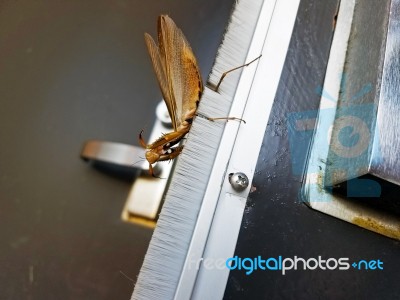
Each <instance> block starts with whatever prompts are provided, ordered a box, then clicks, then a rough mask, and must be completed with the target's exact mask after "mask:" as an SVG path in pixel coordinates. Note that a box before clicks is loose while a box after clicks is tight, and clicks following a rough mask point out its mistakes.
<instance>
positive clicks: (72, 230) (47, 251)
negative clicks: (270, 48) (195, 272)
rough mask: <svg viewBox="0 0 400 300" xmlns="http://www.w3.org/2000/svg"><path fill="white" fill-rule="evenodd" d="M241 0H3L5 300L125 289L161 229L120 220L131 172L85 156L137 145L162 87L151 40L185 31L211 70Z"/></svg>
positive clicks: (0, 112)
mask: <svg viewBox="0 0 400 300" xmlns="http://www.w3.org/2000/svg"><path fill="white" fill-rule="evenodd" d="M232 2H233V1H232V0H223V1H218V2H215V1H183V0H182V1H180V0H179V1H155V0H154V1H153V0H152V1H124V0H122V1H83V2H77V1H73V2H71V1H50V0H45V1H28V0H24V1H1V2H0V137H1V147H0V219H1V226H0V237H1V243H0V254H1V260H0V270H1V274H0V299H18V300H19V299H128V298H129V297H130V295H131V293H132V289H133V283H132V282H131V281H130V280H129V279H127V278H126V277H124V275H122V274H121V273H120V271H122V272H124V273H125V274H126V275H128V276H129V277H131V278H132V279H134V280H135V279H136V275H137V273H138V272H139V268H140V266H141V263H142V260H143V256H144V254H145V251H146V249H147V244H148V242H149V240H150V236H151V233H152V231H151V230H149V229H145V228H142V227H138V226H134V225H132V224H127V223H123V222H122V221H121V220H120V215H121V211H122V208H123V205H124V202H125V200H126V197H127V195H128V191H129V188H130V186H131V180H130V179H128V180H121V178H120V177H119V176H112V175H110V174H109V173H105V172H99V171H98V170H96V169H93V168H91V167H89V166H88V165H87V164H85V163H83V162H82V160H81V159H80V158H79V152H80V150H81V147H82V145H83V143H84V142H85V141H86V140H89V139H101V140H109V141H113V142H121V143H127V144H135V145H138V142H137V134H138V132H139V131H140V130H141V129H142V128H144V129H147V130H148V131H150V129H151V127H152V124H153V122H154V111H155V107H156V105H157V103H158V102H159V100H160V98H161V95H160V92H159V89H158V85H157V83H156V79H155V75H154V73H153V70H152V67H151V63H150V60H149V58H148V54H147V52H146V47H145V44H144V40H143V33H144V32H145V31H147V32H149V33H151V34H154V33H155V32H156V20H157V16H158V15H159V14H161V13H168V14H170V15H171V16H172V17H173V18H174V20H175V21H176V23H177V24H178V25H179V26H180V27H181V28H182V29H183V31H184V32H185V35H186V36H187V38H188V40H189V41H190V42H191V45H192V48H193V49H194V51H195V53H196V54H197V56H198V60H199V64H200V67H201V70H202V73H203V74H202V75H203V77H204V78H207V74H208V72H209V71H210V69H211V66H212V63H213V60H214V58H215V53H216V50H217V47H218V45H219V42H220V39H221V36H222V32H223V30H224V28H225V25H226V22H227V20H228V17H229V14H230V10H231V6H232Z"/></svg>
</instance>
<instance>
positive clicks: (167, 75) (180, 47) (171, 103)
mask: <svg viewBox="0 0 400 300" xmlns="http://www.w3.org/2000/svg"><path fill="white" fill-rule="evenodd" d="M144 37H145V41H146V45H147V49H148V51H149V54H150V58H151V61H152V63H153V68H154V71H155V73H156V76H157V80H158V84H159V85H160V89H161V93H162V95H163V98H164V101H165V103H166V105H167V108H168V113H169V115H170V117H171V120H172V126H173V128H174V131H172V132H169V133H166V134H163V135H162V136H161V137H160V138H159V139H157V140H156V141H155V142H154V143H151V144H146V143H145V142H144V140H143V137H142V133H143V130H142V131H141V132H140V134H139V141H140V144H141V145H142V146H143V147H144V148H146V149H147V151H146V160H147V161H148V162H149V171H150V174H151V175H153V176H154V174H153V168H152V164H154V163H156V162H158V161H165V160H170V159H174V158H175V157H177V156H178V155H179V154H180V153H181V152H182V149H183V146H176V145H177V144H178V143H179V142H180V141H181V140H182V138H183V137H184V136H185V135H186V134H187V133H188V132H189V130H190V127H191V125H192V121H193V118H194V116H195V115H196V111H197V107H198V105H199V102H200V98H201V95H202V94H203V89H204V87H203V82H202V80H201V75H200V71H199V67H198V65H197V61H196V57H195V56H194V54H193V51H192V49H191V48H190V45H189V43H188V41H187V40H186V38H185V36H184V35H183V33H182V31H181V30H180V29H179V28H178V27H177V26H176V25H175V23H174V21H172V19H171V18H170V17H168V16H167V15H161V16H159V17H158V46H157V45H156V43H155V41H154V40H153V38H152V37H151V36H150V35H149V34H147V33H146V34H145V36H144ZM260 57H261V55H260V56H259V57H257V58H256V59H254V60H252V61H251V62H249V63H247V64H245V65H242V66H239V67H236V68H234V69H231V70H229V71H227V72H225V73H224V74H222V76H221V79H220V80H219V82H218V84H217V85H216V86H215V87H214V88H213V89H214V91H218V87H219V86H220V84H221V82H222V80H223V79H224V77H225V76H226V75H227V74H228V73H230V72H232V71H234V70H237V69H239V68H242V67H246V66H248V65H249V64H251V63H252V62H254V61H255V60H257V59H259V58H260ZM203 117H204V118H206V119H208V120H210V121H214V120H238V121H243V122H244V120H242V119H239V118H236V117H218V118H209V117H205V116H203ZM174 146H175V147H174Z"/></svg>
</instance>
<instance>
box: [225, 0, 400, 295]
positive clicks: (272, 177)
mask: <svg viewBox="0 0 400 300" xmlns="http://www.w3.org/2000/svg"><path fill="white" fill-rule="evenodd" d="M338 2H339V1H336V0H329V1H313V0H303V1H302V2H301V4H300V8H299V13H298V18H297V21H296V24H295V29H294V34H293V37H292V41H291V44H290V47H289V53H288V56H287V59H286V65H285V67H284V70H283V75H282V78H281V82H280V86H279V89H278V94H277V97H276V100H275V103H274V107H273V110H272V113H271V117H270V120H269V126H268V128H267V130H266V133H265V140H264V143H263V146H262V149H261V152H260V156H259V161H258V166H257V169H256V175H255V178H254V181H253V186H254V187H255V188H256V191H255V192H253V193H252V194H251V195H250V197H249V199H248V203H247V208H246V211H245V214H244V217H243V222H242V228H241V232H240V235H239V240H238V244H237V247H236V252H235V255H237V256H239V257H241V258H245V257H249V258H254V257H258V256H261V257H263V258H269V257H278V256H280V255H281V256H282V257H291V258H293V257H294V256H298V257H303V258H305V259H308V258H311V257H316V258H318V256H322V257H325V258H329V257H333V258H336V259H338V258H340V257H348V258H349V259H350V261H352V260H354V261H356V260H360V259H366V260H370V259H380V260H381V261H383V263H384V270H370V271H359V270H355V269H353V268H352V267H350V269H349V270H347V271H339V270H335V271H329V270H325V271H323V270H314V271H311V270H297V271H291V272H288V273H287V274H286V275H282V274H281V273H280V272H279V271H268V270H265V271H262V270H256V271H254V272H253V273H252V274H250V275H246V274H245V272H244V270H234V271H231V273H230V277H229V280H228V285H227V288H226V291H225V297H224V298H225V299H397V298H399V295H400V287H399V285H398V278H399V275H400V274H399V265H400V256H399V250H400V244H399V242H398V241H395V240H391V239H389V238H386V237H383V236H381V235H378V234H375V233H372V232H369V231H367V230H365V229H361V228H359V227H356V226H354V225H352V224H349V223H346V222H343V221H340V220H338V219H335V218H332V217H330V216H327V215H324V214H321V213H319V212H317V211H313V210H311V209H309V208H307V207H306V206H305V205H304V204H303V203H301V199H300V188H301V184H302V175H301V173H302V171H303V170H301V169H302V166H304V165H305V162H306V153H307V150H308V147H309V145H310V139H311V136H312V133H311V132H310V134H309V135H302V134H299V135H298V136H300V138H299V139H298V140H297V143H296V149H292V148H290V145H289V144H290V143H289V136H290V133H289V128H288V126H287V120H288V116H289V115H290V114H291V113H299V112H309V111H315V112H316V110H317V109H318V106H319V99H320V95H318V93H317V92H316V90H317V88H318V87H319V86H322V85H323V81H324V74H325V69H326V64H327V60H328V56H329V50H330V45H331V39H332V33H333V26H334V23H335V14H336V10H337V6H338V4H339V3H338ZM315 116H316V114H314V117H315ZM299 170H300V171H299Z"/></svg>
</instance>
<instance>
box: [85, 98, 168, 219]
mask: <svg viewBox="0 0 400 300" xmlns="http://www.w3.org/2000/svg"><path fill="white" fill-rule="evenodd" d="M156 115H157V118H156V121H155V123H154V126H153V129H152V132H151V134H150V138H149V140H151V141H153V140H155V139H157V138H159V137H160V136H161V135H162V133H163V132H164V133H165V132H166V131H168V130H171V127H172V123H171V119H170V118H169V114H168V110H167V107H166V106H165V103H164V101H161V102H160V103H159V104H158V106H157V109H156ZM80 155H81V158H82V159H84V160H86V161H90V162H94V163H102V164H108V165H112V166H113V167H114V169H115V168H117V169H118V168H121V171H122V169H124V170H126V168H128V169H132V170H137V174H138V176H137V178H136V179H135V180H134V182H133V185H132V188H131V190H130V192H129V195H128V199H127V201H126V203H125V207H124V209H123V212H122V219H123V220H125V221H131V222H134V223H138V224H141V225H145V226H149V227H154V226H155V220H156V219H157V215H158V212H159V211H160V208H161V205H162V200H163V197H164V193H165V189H166V186H167V183H168V180H167V179H168V178H169V175H170V172H171V169H172V166H173V164H172V163H164V164H156V165H155V166H154V172H155V174H156V175H157V176H158V177H160V178H154V177H151V176H149V173H148V170H149V164H148V162H147V161H146V160H145V159H144V157H145V149H143V148H141V147H138V146H132V145H127V144H121V143H114V142H109V141H98V140H89V141H87V142H86V143H85V144H84V146H83V149H82V151H81V154H80ZM141 159H142V160H143V162H140V163H136V162H138V161H140V160H141Z"/></svg>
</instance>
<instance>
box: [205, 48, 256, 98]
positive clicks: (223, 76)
mask: <svg viewBox="0 0 400 300" xmlns="http://www.w3.org/2000/svg"><path fill="white" fill-rule="evenodd" d="M261 56H262V54H260V56H258V57H257V58H255V59H253V60H252V61H251V62H248V63H246V64H244V65H241V66H239V67H236V68H233V69H230V70H228V71H226V72H224V73H223V74H222V76H221V78H220V79H219V81H218V83H217V85H214V84H212V83H210V82H207V85H208V87H209V88H210V89H212V90H213V91H214V92H216V93H218V89H219V86H220V85H221V83H222V80H224V78H225V76H226V75H228V74H229V73H231V72H233V71H236V70H238V69H241V68H244V67H247V66H249V65H250V64H252V63H253V62H255V61H256V60H257V59H260V57H261Z"/></svg>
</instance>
